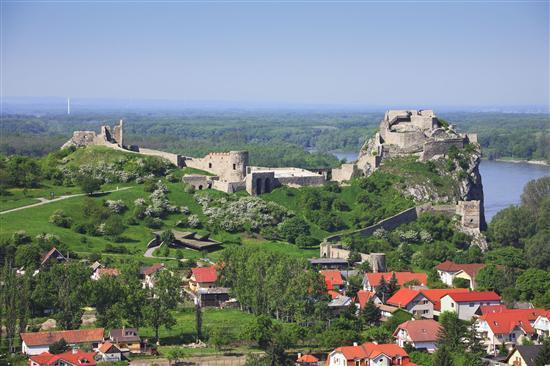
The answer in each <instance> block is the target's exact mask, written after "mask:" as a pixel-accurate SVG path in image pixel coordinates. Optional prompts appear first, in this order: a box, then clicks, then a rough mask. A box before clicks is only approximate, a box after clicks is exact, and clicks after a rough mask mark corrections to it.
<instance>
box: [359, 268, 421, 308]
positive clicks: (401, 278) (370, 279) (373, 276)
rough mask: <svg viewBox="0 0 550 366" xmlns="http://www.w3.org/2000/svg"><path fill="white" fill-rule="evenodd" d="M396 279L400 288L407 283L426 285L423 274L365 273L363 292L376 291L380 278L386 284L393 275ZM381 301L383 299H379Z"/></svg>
mask: <svg viewBox="0 0 550 366" xmlns="http://www.w3.org/2000/svg"><path fill="white" fill-rule="evenodd" d="M394 273H395V277H396V279H397V284H398V285H399V286H401V287H403V285H405V284H406V283H408V282H411V281H412V282H416V283H417V285H418V286H426V284H427V283H428V275H426V274H425V273H413V272H377V273H365V277H364V278H363V290H365V291H376V288H377V287H378V285H379V284H380V280H381V279H382V277H383V278H384V280H385V281H386V282H390V280H391V278H392V276H393V274H394ZM381 300H382V301H383V299H381Z"/></svg>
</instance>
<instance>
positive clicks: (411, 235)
mask: <svg viewBox="0 0 550 366" xmlns="http://www.w3.org/2000/svg"><path fill="white" fill-rule="evenodd" d="M399 238H400V239H401V240H403V241H405V242H407V243H416V242H418V239H419V235H418V232H417V231H415V230H407V231H405V232H400V233H399Z"/></svg>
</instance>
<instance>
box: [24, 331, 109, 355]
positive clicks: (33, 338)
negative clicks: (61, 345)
mask: <svg viewBox="0 0 550 366" xmlns="http://www.w3.org/2000/svg"><path fill="white" fill-rule="evenodd" d="M103 332H104V329H103V328H94V329H76V330H61V331H57V332H34V333H21V340H22V343H21V352H22V353H23V354H25V355H29V356H35V355H39V354H41V353H44V352H49V350H50V345H52V344H53V343H55V342H58V341H60V340H61V339H64V340H65V342H67V344H68V345H69V346H71V347H74V346H82V345H84V344H90V345H91V346H92V348H93V349H97V347H98V346H99V344H100V343H101V342H103Z"/></svg>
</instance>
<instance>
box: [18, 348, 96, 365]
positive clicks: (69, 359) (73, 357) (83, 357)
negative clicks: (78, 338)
mask: <svg viewBox="0 0 550 366" xmlns="http://www.w3.org/2000/svg"><path fill="white" fill-rule="evenodd" d="M95 356H96V353H95V352H84V351H81V350H79V349H77V348H75V349H72V350H70V351H67V352H63V353H60V354H57V355H54V354H51V353H49V352H42V353H41V354H39V355H34V356H31V357H29V366H95V365H96V361H95Z"/></svg>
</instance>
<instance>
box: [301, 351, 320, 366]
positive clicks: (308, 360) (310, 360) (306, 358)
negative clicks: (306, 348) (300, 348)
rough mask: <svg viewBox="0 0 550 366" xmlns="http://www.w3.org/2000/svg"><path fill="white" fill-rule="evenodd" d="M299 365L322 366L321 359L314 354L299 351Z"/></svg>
mask: <svg viewBox="0 0 550 366" xmlns="http://www.w3.org/2000/svg"><path fill="white" fill-rule="evenodd" d="M296 365H297V366H320V365H321V363H320V361H319V359H318V358H317V357H315V356H313V355H302V354H301V353H298V358H297V359H296Z"/></svg>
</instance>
